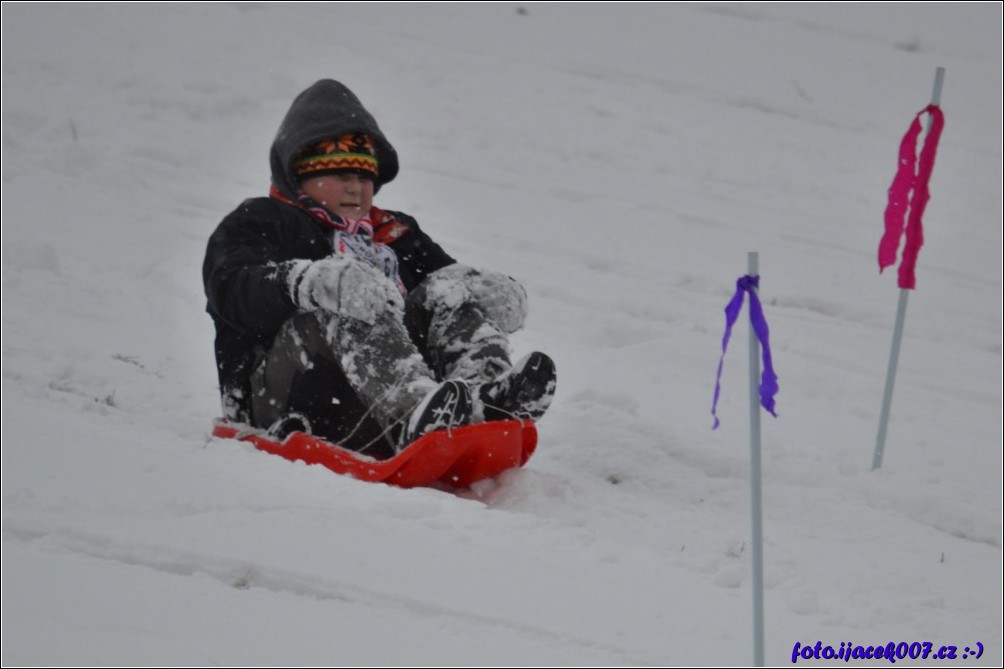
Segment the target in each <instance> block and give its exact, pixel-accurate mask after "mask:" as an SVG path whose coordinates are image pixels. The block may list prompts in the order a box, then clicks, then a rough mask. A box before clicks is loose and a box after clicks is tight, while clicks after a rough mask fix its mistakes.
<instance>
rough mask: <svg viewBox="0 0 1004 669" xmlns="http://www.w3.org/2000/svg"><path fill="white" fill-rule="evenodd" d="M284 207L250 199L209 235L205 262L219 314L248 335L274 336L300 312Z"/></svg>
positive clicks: (213, 310) (211, 301)
mask: <svg viewBox="0 0 1004 669" xmlns="http://www.w3.org/2000/svg"><path fill="white" fill-rule="evenodd" d="M281 219H282V215H281V212H279V211H277V210H276V208H275V207H269V206H267V205H261V204H256V203H255V202H254V201H248V202H245V203H244V204H243V205H241V206H240V207H239V208H238V209H237V210H236V211H234V212H233V213H232V214H230V215H229V216H227V218H225V219H224V220H223V222H222V223H220V225H219V227H217V229H216V231H215V232H214V233H213V235H212V236H211V237H210V238H209V244H208V246H207V248H206V258H205V261H204V263H203V266H202V278H203V283H204V284H205V290H206V298H207V300H208V304H207V307H206V310H207V311H209V313H210V314H211V315H213V316H214V318H217V319H219V320H222V321H223V322H225V323H226V324H227V325H228V326H230V327H232V328H234V329H235V330H237V331H238V332H241V333H242V334H244V335H250V336H253V337H256V338H265V337H271V336H272V335H274V334H275V332H276V331H277V330H278V329H279V327H280V326H281V325H282V324H283V323H284V322H286V321H287V320H288V319H289V318H291V317H292V316H294V315H295V314H296V312H297V308H296V305H295V304H294V303H293V299H292V297H291V295H290V290H289V281H290V273H291V270H292V269H293V268H294V266H296V265H297V264H298V263H296V261H295V260H296V259H295V251H293V250H291V249H290V248H289V247H288V244H284V243H283V241H284V240H283V239H282V238H281V236H282V230H283V228H284V227H286V228H288V227H289V226H283V225H282V220H281Z"/></svg>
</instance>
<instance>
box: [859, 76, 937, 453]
mask: <svg viewBox="0 0 1004 669" xmlns="http://www.w3.org/2000/svg"><path fill="white" fill-rule="evenodd" d="M944 80H945V68H943V67H939V68H938V69H937V70H936V71H935V73H934V92H933V93H932V94H931V104H932V105H940V104H941V85H942V83H943V82H944ZM927 130H928V132H930V130H931V122H930V120H929V121H928V124H927ZM909 294H910V289H909V288H901V289H900V291H899V306H898V307H897V308H896V325H895V326H894V327H893V330H892V350H891V351H890V352H889V368H888V370H886V376H885V392H884V393H883V394H882V412H881V413H880V414H879V429H878V437H877V438H876V439H875V456H874V457H873V458H872V471H875V470H876V469H878V468H879V467H881V466H882V456H883V455H884V454H885V436H886V432H887V431H888V429H889V411H890V409H891V408H892V391H893V388H894V387H895V385H896V368H897V367H898V366H899V351H900V348H901V346H902V343H903V325H904V323H905V322H906V303H907V297H908V296H909Z"/></svg>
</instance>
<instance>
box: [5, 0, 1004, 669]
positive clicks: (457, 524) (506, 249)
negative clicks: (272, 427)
mask: <svg viewBox="0 0 1004 669" xmlns="http://www.w3.org/2000/svg"><path fill="white" fill-rule="evenodd" d="M1001 53H1002V40H1001V5H1000V4H999V3H970V4H961V3H955V4H951V5H949V4H944V5H939V4H923V5H910V4H893V5H890V4H877V3H876V4H874V5H872V4H869V5H862V4H857V5H847V6H845V5H841V4H818V5H797V4H790V5H789V4H784V5H781V4H774V5H758V4H738V5H725V4H712V5H695V4H672V5H628V4H617V5H602V4H600V5H564V4H560V5H559V4H546V5H533V4H531V5H525V9H524V8H522V7H520V6H519V5H514V4H478V5H464V4H458V5H453V4H444V5H431V6H430V5H412V4H395V5H380V4H347V5H341V4H338V5H334V4H331V5H328V4H319V5H292V4H283V5H268V4H254V3H237V4H168V5H162V4H150V5H146V4H143V5H129V4H96V5H77V4H57V5H47V4H10V3H5V4H4V6H3V212H2V213H3V321H2V323H3V386H2V388H3V446H2V456H3V532H2V536H3V589H2V591H3V651H2V653H3V663H4V664H5V665H7V664H17V665H37V664H56V665H89V664H111V665H128V664H141V665H150V664H154V665H178V664H181V665H199V666H204V665H210V664H224V665H245V664H246V665H269V664H283V665H290V666H298V665H304V664H305V665H316V664H340V665H341V664H363V665H376V664H392V665H404V664H417V665H438V664H446V665H469V664H489V665H503V666H504V665H510V664H512V665H531V664H536V665H611V664H612V665H649V664H679V665H683V664H698V665H728V664H746V663H749V662H751V661H752V626H751V622H750V618H751V611H752V604H751V578H752V577H751V564H750V561H751V560H750V553H751V550H750V520H749V498H750V491H749V479H748V474H749V453H748V432H747V414H748V399H747V394H746V393H747V390H746V388H747V380H746V349H745V339H746V337H745V326H742V327H740V328H738V330H737V332H736V335H737V336H735V337H734V339H733V344H732V346H733V348H732V349H731V350H730V352H729V356H728V358H727V359H726V364H725V376H724V378H723V384H724V387H723V399H722V402H721V404H720V407H719V415H720V416H721V418H722V421H723V424H722V427H721V428H720V429H719V430H717V431H714V432H713V431H712V430H711V425H712V418H711V415H710V405H711V397H712V390H713V385H714V372H715V368H716V365H717V362H718V353H719V350H720V344H721V334H722V328H723V325H724V319H723V315H722V309H723V308H724V306H725V304H726V302H727V301H728V299H729V297H730V296H731V292H732V290H733V288H734V282H735V279H736V278H737V277H738V276H740V275H742V274H744V273H745V270H746V253H747V251H751V250H752V251H758V252H759V253H760V264H761V267H760V269H761V275H762V281H761V295H762V297H763V299H764V302H765V307H766V311H767V317H768V319H769V321H770V325H771V335H772V343H773V347H774V357H775V363H776V367H777V371H778V374H779V376H780V387H781V391H780V394H779V395H778V405H777V406H778V411H779V418H777V419H776V420H775V419H773V418H770V417H769V416H766V415H765V416H764V422H763V459H764V461H763V474H764V535H765V546H764V558H765V585H766V595H765V611H766V616H765V619H766V624H765V626H766V640H767V646H766V648H767V653H766V655H767V661H768V662H769V663H772V664H790V663H791V654H792V648H793V646H794V644H795V643H796V642H800V643H802V644H803V645H812V644H815V642H816V641H822V642H823V645H827V644H831V645H833V646H834V647H836V648H839V645H840V644H841V643H842V642H843V643H851V644H854V645H865V646H867V645H878V644H882V645H885V644H886V643H888V642H895V643H899V642H908V643H910V642H915V641H916V642H921V643H923V642H928V641H929V642H931V643H932V644H933V646H934V649H935V651H937V649H939V648H940V647H941V646H942V645H953V646H957V647H958V651H957V652H958V658H959V659H957V660H955V661H954V662H953V661H949V662H951V663H952V664H955V663H961V664H966V665H973V664H974V662H975V663H976V665H978V666H979V665H982V666H992V665H994V664H997V665H999V664H1000V663H1001V661H1002V657H1004V655H1002V632H1001V623H1002V621H1001V612H1002V522H1001V519H1002V501H1001V500H1002V497H1001V495H1002V457H1001V441H1002V409H1001V406H1002V404H1001V403H1002V396H1001V395H1002V378H1001V369H1002V350H1001V334H1002V327H1001V323H1002V315H1001V288H1002V284H1001V275H1002V251H1001V244H1002V233H1001V218H1002V207H1001V202H1002V197H1001V194H1002V191H1001V180H1002V167H1001V166H1002V152H1001V123H1000V115H1001V109H1002V92H1001V80H1002V67H1001ZM937 66H944V67H945V68H946V78H945V86H944V93H943V100H942V105H943V108H944V110H945V116H946V129H945V132H944V135H943V137H942V142H941V148H940V152H939V154H938V162H937V165H936V168H935V171H934V177H933V179H932V182H931V191H932V199H931V202H930V205H929V206H928V209H927V215H926V220H925V222H926V233H927V235H926V236H927V243H926V246H925V247H924V248H923V251H922V252H921V255H920V262H919V272H918V281H919V283H918V289H917V290H916V291H915V292H914V293H912V294H911V296H910V303H909V311H908V317H907V327H906V336H905V341H904V347H903V353H902V356H901V359H900V368H899V376H898V383H897V388H896V396H895V401H894V404H893V411H892V422H891V425H890V429H889V438H888V444H887V451H886V455H885V464H884V466H883V467H882V469H881V470H879V471H877V472H873V471H871V470H870V469H871V460H872V451H873V448H874V442H875V433H876V429H877V424H878V413H879V404H880V400H881V395H882V390H883V384H884V378H885V371H886V362H887V359H888V354H889V345H890V341H891V330H892V323H893V318H894V312H895V308H896V301H897V296H898V289H897V287H896V280H895V272H894V271H890V272H887V273H886V274H884V275H882V276H880V275H879V274H878V272H877V266H876V261H875V250H876V248H877V245H878V240H879V237H880V234H881V230H882V212H883V210H884V208H885V194H886V189H887V188H888V185H889V182H890V181H891V179H892V176H893V171H894V168H895V163H896V153H897V149H898V145H899V141H900V138H901V137H902V135H903V133H904V132H905V131H906V128H907V125H908V124H909V122H910V120H911V119H912V117H913V115H914V114H915V113H916V112H918V111H920V110H921V109H922V108H923V107H924V106H925V105H926V104H927V103H928V101H929V100H930V96H931V89H932V83H933V78H934V71H935V68H936V67H937ZM323 77H331V78H335V79H339V80H341V81H343V82H344V83H346V84H347V85H348V86H349V87H350V88H352V89H353V90H354V91H355V92H356V93H357V94H358V95H359V97H360V98H361V99H362V100H363V102H364V103H365V104H366V105H367V106H368V107H369V108H370V109H371V111H373V113H374V115H375V116H376V117H377V119H378V120H379V122H380V124H381V126H382V127H383V129H384V130H385V131H386V133H387V135H388V136H389V138H390V139H391V141H392V142H393V143H394V144H395V146H396V147H397V149H398V151H399V153H400V156H401V161H402V172H401V175H400V176H399V177H398V179H397V180H396V181H395V182H394V183H392V184H390V185H389V186H388V187H387V188H385V189H384V190H383V191H381V193H380V195H379V196H378V198H377V203H378V204H379V205H381V206H384V207H387V208H391V209H400V210H404V211H408V212H410V213H412V214H414V215H415V216H417V217H418V218H419V220H420V221H421V222H422V223H423V226H424V227H425V229H427V230H428V231H429V232H430V233H431V234H432V235H433V236H434V237H435V238H436V239H437V240H438V241H439V242H440V243H441V244H442V245H443V246H444V247H446V248H447V250H449V251H450V252H452V253H453V254H454V255H455V256H456V257H458V258H460V259H461V260H462V261H464V262H466V263H468V264H472V265H476V266H484V267H491V268H495V269H500V270H504V271H507V272H509V273H511V274H513V275H514V276H517V277H519V278H520V279H521V280H522V281H523V282H524V283H525V285H526V286H527V289H528V291H529V293H530V298H531V316H530V319H529V322H528V324H527V327H526V329H525V331H524V332H522V333H520V334H519V335H518V336H517V337H516V338H515V339H514V346H515V348H516V349H517V353H522V352H526V351H529V350H533V349H540V350H545V351H548V352H549V353H550V354H551V355H552V356H553V357H554V358H555V360H556V362H557V365H558V373H559V385H558V395H557V398H556V400H555V404H554V405H553V407H552V409H551V412H550V413H549V414H548V415H547V416H546V417H545V418H544V420H542V421H541V423H540V425H539V430H540V447H539V449H538V451H537V453H536V455H535V456H534V457H533V459H532V460H531V461H530V462H529V464H528V466H527V467H526V468H525V469H522V470H519V471H511V472H508V473H506V474H504V475H503V476H501V477H500V478H499V479H497V480H495V481H488V482H483V483H482V484H479V485H477V486H476V487H475V489H474V490H471V491H465V492H462V493H459V494H452V493H449V492H443V491H436V490H428V489H418V490H402V489H398V488H393V487H388V486H383V485H374V484H366V483H361V482H358V481H355V480H352V479H349V478H344V477H339V476H336V475H333V474H331V473H329V472H327V471H326V470H323V469H321V468H318V467H308V466H306V465H303V464H302V463H297V464H293V463H289V462H287V461H285V460H282V459H280V458H276V457H274V456H270V455H266V454H264V453H260V452H258V451H255V450H253V449H251V448H250V447H247V446H245V445H242V444H238V443H236V442H232V441H224V440H217V439H211V438H210V437H209V431H210V428H211V421H212V419H213V418H214V417H215V416H216V415H218V413H219V398H218V394H217V389H216V377H215V369H214V362H213V357H212V338H213V333H212V328H211V322H210V319H209V318H208V316H207V315H206V314H205V313H204V297H203V292H202V283H201V263H202V255H203V252H204V248H205V243H206V240H207V238H208V236H209V234H210V232H211V231H212V230H213V228H214V227H215V225H216V224H217V223H218V222H219V220H220V219H221V218H222V217H223V216H224V215H225V214H227V213H228V212H229V211H230V210H231V209H233V208H234V207H235V206H236V205H237V204H238V203H239V202H240V201H241V200H242V199H243V198H245V197H249V196H253V195H260V194H262V193H264V192H265V191H266V188H267V178H268V165H267V154H268V148H269V145H270V143H271V140H272V136H273V134H274V132H275V129H276V127H277V126H278V123H279V120H280V119H281V117H282V115H283V114H284V113H285V111H286V109H287V108H288V105H289V103H290V102H291V101H292V99H293V97H294V96H295V95H296V94H297V93H298V92H299V91H300V90H302V89H303V88H305V87H306V86H308V85H309V84H311V83H313V82H314V81H315V80H317V79H319V78H323ZM744 313H745V312H744ZM977 642H980V643H982V644H983V647H984V648H985V651H984V654H983V656H982V658H980V659H979V660H978V661H977V660H975V659H974V658H973V657H969V658H968V659H966V660H964V661H963V660H962V656H963V653H964V650H963V649H964V648H966V647H971V648H975V644H976V643H977ZM813 662H814V663H816V664H824V665H825V664H827V663H826V662H824V661H822V660H820V661H816V660H813V661H811V662H808V663H810V664H811V663H813ZM883 662H885V661H884V660H882V661H875V660H873V661H866V662H864V664H871V665H874V664H881V663H883ZM799 663H801V664H805V663H807V662H806V661H804V660H800V661H799ZM942 664H945V663H944V662H942Z"/></svg>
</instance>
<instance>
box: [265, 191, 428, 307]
mask: <svg viewBox="0 0 1004 669" xmlns="http://www.w3.org/2000/svg"><path fill="white" fill-rule="evenodd" d="M269 195H270V196H271V197H273V198H275V199H276V200H279V201H280V202H285V203H286V204H289V205H292V206H294V207H298V208H300V209H302V210H304V211H306V212H307V213H308V214H310V215H311V217H313V218H314V219H316V220H318V221H321V222H322V223H324V224H326V225H327V226H328V227H330V228H331V229H332V230H334V235H333V237H332V240H331V246H332V249H333V250H334V252H335V254H336V255H340V256H348V257H351V258H356V259H358V260H361V261H363V262H365V263H368V264H370V265H373V266H374V267H376V268H377V269H378V270H380V271H381V272H383V274H384V275H386V276H387V278H388V279H390V280H391V281H393V282H394V285H396V286H397V288H398V290H400V291H401V294H402V295H407V294H408V289H407V288H405V286H404V282H403V281H401V275H400V273H399V272H398V260H397V254H395V253H394V250H393V249H392V248H390V247H389V246H387V245H386V244H384V243H382V242H379V241H376V239H374V224H373V217H374V214H379V215H381V216H382V215H384V212H382V211H380V210H379V209H377V208H376V207H374V208H373V209H371V210H370V211H369V212H368V213H367V214H366V216H364V217H363V218H360V219H358V220H353V219H350V218H343V217H341V216H339V215H338V214H336V213H334V212H331V211H328V210H327V209H325V208H324V207H323V206H321V205H320V204H318V203H317V202H316V201H314V200H313V199H312V198H311V197H310V196H309V195H307V194H306V193H304V192H302V191H299V192H298V193H297V199H296V200H293V199H291V198H290V197H288V196H287V195H285V194H284V193H282V192H281V191H280V190H279V189H278V188H276V187H275V186H274V185H273V186H272V188H271V189H270V191H269Z"/></svg>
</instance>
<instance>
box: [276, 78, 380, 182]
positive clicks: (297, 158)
mask: <svg viewBox="0 0 1004 669" xmlns="http://www.w3.org/2000/svg"><path fill="white" fill-rule="evenodd" d="M269 162H270V164H271V167H272V184H273V185H274V186H275V187H276V188H277V189H278V190H279V191H280V192H281V193H282V194H283V195H285V196H287V197H289V198H292V199H295V198H296V194H297V190H298V187H297V181H298V180H299V179H300V178H303V177H305V176H316V175H317V173H318V172H321V173H323V172H324V171H332V170H335V169H354V170H358V171H362V172H369V173H370V174H374V173H375V179H374V188H375V190H379V189H380V187H381V186H382V185H384V184H385V183H387V182H388V181H390V180H392V179H393V178H394V177H395V176H397V171H398V162H397V152H396V151H395V150H394V147H393V146H391V144H390V142H388V141H387V138H386V137H384V135H383V133H382V132H381V131H380V126H378V125H377V122H376V120H375V119H374V118H373V116H372V115H371V114H370V113H369V112H368V111H366V109H365V108H364V107H363V105H362V103H361V102H360V101H359V98H357V97H356V96H355V94H353V93H352V91H350V90H349V89H348V88H346V87H345V86H344V85H343V84H341V83H339V82H337V81H334V80H332V79H322V80H320V81H318V82H317V83H315V84H314V85H313V86H311V87H310V88H308V89H307V90H305V91H303V92H302V93H300V94H299V95H298V96H297V97H296V99H295V100H294V101H293V104H292V106H291V107H290V108H289V111H288V112H286V116H285V118H283V120H282V124H281V125H280V126H279V132H278V133H277V134H276V136H275V140H274V141H273V142H272V151H271V154H270V157H269Z"/></svg>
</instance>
